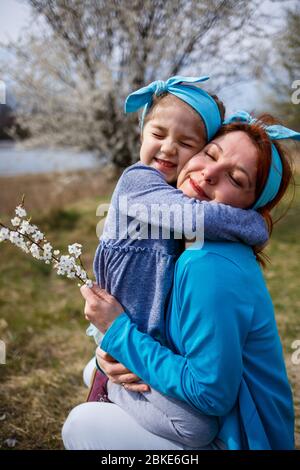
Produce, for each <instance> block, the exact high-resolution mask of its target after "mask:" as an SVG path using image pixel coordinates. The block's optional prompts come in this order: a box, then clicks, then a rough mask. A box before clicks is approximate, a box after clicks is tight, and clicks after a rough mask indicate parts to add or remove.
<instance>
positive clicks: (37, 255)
mask: <svg viewBox="0 0 300 470" xmlns="http://www.w3.org/2000/svg"><path fill="white" fill-rule="evenodd" d="M30 253H31V254H32V256H33V257H34V258H37V259H40V250H39V247H38V246H37V245H35V244H34V243H33V244H32V245H31V247H30Z"/></svg>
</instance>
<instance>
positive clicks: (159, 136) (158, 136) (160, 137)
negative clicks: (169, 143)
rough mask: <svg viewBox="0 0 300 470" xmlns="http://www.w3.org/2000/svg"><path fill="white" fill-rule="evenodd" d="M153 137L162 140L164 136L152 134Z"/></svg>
mask: <svg viewBox="0 0 300 470" xmlns="http://www.w3.org/2000/svg"><path fill="white" fill-rule="evenodd" d="M152 135H153V136H154V137H157V138H158V139H162V138H163V135H162V134H157V133H156V132H152Z"/></svg>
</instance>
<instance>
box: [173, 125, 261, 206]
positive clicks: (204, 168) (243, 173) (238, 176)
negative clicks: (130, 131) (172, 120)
mask: <svg viewBox="0 0 300 470" xmlns="http://www.w3.org/2000/svg"><path fill="white" fill-rule="evenodd" d="M257 159H258V155H257V149H256V147H255V145H254V144H253V143H252V141H251V139H250V137H248V135H247V134H246V133H245V132H243V131H235V132H230V133H229V134H226V135H224V136H222V137H218V138H217V139H213V140H212V141H211V142H210V143H209V144H207V145H206V146H205V147H204V149H203V150H202V151H201V152H199V153H198V154H197V155H195V156H194V157H193V158H192V159H191V160H190V161H188V162H187V163H186V165H185V166H184V167H183V168H182V170H181V172H180V174H179V176H178V180H177V188H178V189H180V190H181V191H182V192H183V193H184V194H186V195H187V196H189V197H193V198H197V199H200V200H203V201H215V202H221V203H223V204H228V205H230V206H234V207H240V208H243V209H245V208H247V207H250V206H251V205H252V204H254V201H255V185H256V174H257Z"/></svg>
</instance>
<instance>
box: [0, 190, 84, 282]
mask: <svg viewBox="0 0 300 470" xmlns="http://www.w3.org/2000/svg"><path fill="white" fill-rule="evenodd" d="M15 213H16V215H15V217H14V218H13V219H11V223H12V225H13V227H14V228H12V227H7V226H6V225H4V224H2V223H1V222H0V227H1V228H0V242H3V241H6V240H7V241H10V242H11V243H12V244H13V245H15V246H17V247H18V248H20V249H21V250H22V251H24V252H25V253H30V254H31V255H32V256H33V257H34V258H36V259H38V260H41V261H44V262H45V263H46V264H51V263H52V265H53V268H54V269H55V270H56V271H57V274H58V275H60V276H61V275H62V276H67V277H68V278H69V279H75V278H77V279H78V280H79V281H80V283H79V284H78V286H79V287H80V286H81V285H84V284H86V285H87V286H88V287H92V286H93V282H92V281H91V280H90V279H89V278H88V275H87V273H86V271H85V269H84V267H83V263H82V260H81V258H80V255H81V248H82V245H80V244H79V243H74V244H73V245H69V246H68V252H69V254H68V255H60V251H59V250H53V247H52V245H51V244H50V243H49V242H48V241H47V239H46V238H45V235H44V234H43V233H42V232H41V231H40V230H39V228H38V227H37V226H36V225H33V224H31V223H30V221H31V219H26V216H27V212H26V210H25V208H24V196H23V198H22V202H21V204H20V205H19V206H17V207H16V209H15ZM77 259H78V260H79V262H80V265H78V264H77Z"/></svg>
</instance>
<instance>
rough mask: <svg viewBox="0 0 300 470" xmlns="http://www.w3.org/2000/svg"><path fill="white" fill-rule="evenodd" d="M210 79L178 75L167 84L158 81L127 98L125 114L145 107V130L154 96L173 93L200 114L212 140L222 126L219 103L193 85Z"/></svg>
mask: <svg viewBox="0 0 300 470" xmlns="http://www.w3.org/2000/svg"><path fill="white" fill-rule="evenodd" d="M208 79H209V77H207V76H204V77H181V76H180V75H176V76H175V77H171V78H169V79H168V80H167V81H166V82H164V81H162V80H156V81H155V82H152V83H150V84H149V85H147V86H145V87H143V88H140V89H139V90H137V91H134V92H133V93H131V94H130V95H128V96H127V98H126V101H125V112H126V113H132V112H134V111H137V110H138V109H140V108H141V107H142V106H144V111H143V114H142V119H141V128H143V124H144V118H145V116H146V114H147V112H148V111H149V109H150V107H151V105H152V101H153V95H156V96H159V95H161V94H162V93H171V94H172V95H175V96H176V97H177V98H179V99H180V100H182V101H185V102H186V103H187V104H189V105H190V106H191V107H192V108H194V109H195V110H196V111H197V113H199V114H200V116H201V118H202V120H203V122H204V124H205V127H206V135H207V140H208V141H209V140H211V139H212V138H213V136H214V135H215V133H216V132H217V131H218V130H219V128H220V126H221V116H220V111H219V108H218V105H217V103H216V102H215V100H214V99H213V98H212V97H211V96H210V95H209V94H208V93H206V92H205V91H204V90H202V89H201V88H199V87H197V86H193V85H191V84H193V83H200V82H205V81H206V80H208Z"/></svg>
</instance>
